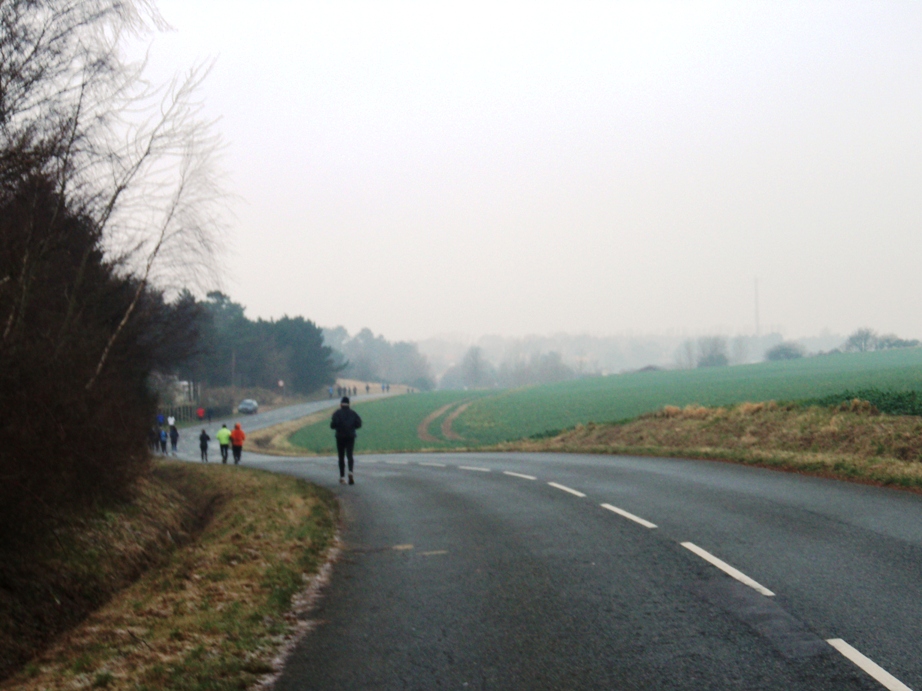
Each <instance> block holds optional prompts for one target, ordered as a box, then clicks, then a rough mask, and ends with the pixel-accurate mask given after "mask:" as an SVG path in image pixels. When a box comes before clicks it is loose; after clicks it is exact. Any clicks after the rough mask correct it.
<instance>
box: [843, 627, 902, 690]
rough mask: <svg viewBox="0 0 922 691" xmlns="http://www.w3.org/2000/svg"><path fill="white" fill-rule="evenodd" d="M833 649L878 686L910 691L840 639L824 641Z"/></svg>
mask: <svg viewBox="0 0 922 691" xmlns="http://www.w3.org/2000/svg"><path fill="white" fill-rule="evenodd" d="M826 642H827V643H828V644H829V645H831V646H832V647H833V648H835V649H836V650H838V651H839V652H840V653H842V654H843V655H844V656H845V657H847V658H848V659H849V660H851V661H852V662H854V663H855V664H856V665H858V666H859V667H860V668H861V669H863V670H864V671H865V672H867V673H868V674H870V675H871V676H872V677H873V678H874V679H875V680H876V681H877V682H878V683H879V684H881V685H882V686H883V687H884V688H885V689H889V691H912V689H910V688H909V687H908V686H906V684H904V683H903V682H901V681H900V680H899V679H897V678H896V677H895V676H893V675H892V674H890V672H888V671H887V670H885V669H884V668H883V667H881V666H880V665H878V664H877V663H876V662H874V661H873V660H871V659H870V658H868V657H865V656H864V655H862V654H861V653H859V652H858V651H857V650H855V649H854V648H853V647H851V646H850V645H849V644H848V643H846V642H845V641H843V640H842V639H841V638H830V639H829V640H828V641H826Z"/></svg>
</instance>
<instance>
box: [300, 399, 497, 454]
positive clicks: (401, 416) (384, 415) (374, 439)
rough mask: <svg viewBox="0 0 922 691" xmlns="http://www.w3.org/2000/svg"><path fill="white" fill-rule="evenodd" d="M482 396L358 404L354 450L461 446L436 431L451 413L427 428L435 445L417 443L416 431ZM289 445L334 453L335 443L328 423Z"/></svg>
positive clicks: (306, 430)
mask: <svg viewBox="0 0 922 691" xmlns="http://www.w3.org/2000/svg"><path fill="white" fill-rule="evenodd" d="M485 395H489V392H482V391H476V392H465V391H434V392H430V393H416V394H406V395H403V396H394V397H392V398H384V399H380V400H377V401H369V402H368V403H357V404H356V405H355V406H354V408H355V411H356V412H357V413H358V414H359V415H360V416H361V417H362V429H360V430H359V433H358V441H357V442H356V450H357V451H371V450H375V451H417V450H420V449H441V448H444V449H451V448H457V447H459V446H464V442H453V441H449V440H446V439H444V438H442V435H441V432H440V429H439V428H440V425H441V423H442V421H443V420H444V419H445V417H446V416H447V415H449V414H450V413H451V410H446V411H445V412H443V413H442V414H441V415H439V416H438V418H437V419H435V420H433V421H432V423H431V424H430V425H429V427H428V428H429V430H430V432H431V434H432V436H433V437H435V438H436V439H437V441H424V440H422V439H420V438H419V436H418V435H417V427H418V426H419V424H420V423H421V422H422V421H423V420H424V419H425V418H426V417H427V416H428V415H430V414H432V413H434V412H436V411H438V410H439V409H440V408H443V407H445V406H446V405H452V407H455V406H457V405H462V404H463V403H465V402H467V401H470V400H474V399H477V398H480V397H483V396H485ZM331 414H332V413H331ZM291 443H292V444H294V445H295V446H300V447H301V448H304V449H306V450H308V451H312V452H314V453H321V454H323V453H335V451H336V441H335V439H334V438H333V430H331V429H330V423H329V421H328V420H325V421H323V422H318V423H315V424H313V425H309V426H308V427H304V428H302V429H300V430H298V431H297V432H295V433H294V434H293V435H292V436H291Z"/></svg>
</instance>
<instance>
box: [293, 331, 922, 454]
mask: <svg viewBox="0 0 922 691" xmlns="http://www.w3.org/2000/svg"><path fill="white" fill-rule="evenodd" d="M867 388H875V389H879V390H892V391H918V392H922V348H907V349H898V350H889V351H884V352H879V353H850V354H835V355H828V356H821V357H814V358H804V359H801V360H792V361H788V362H772V363H761V364H757V365H742V366H738V367H713V368H705V369H695V370H672V371H662V372H637V373H631V374H620V375H612V376H608V377H597V378H592V379H581V380H577V381H572V382H565V383H561V384H553V385H549V386H536V387H529V388H524V389H512V390H503V391H479V392H460V391H457V392H447V391H445V392H435V393H428V394H414V395H410V396H401V397H396V398H391V399H385V400H381V401H375V402H371V403H367V404H361V405H360V406H358V407H357V408H356V409H357V410H358V411H359V412H360V413H361V415H362V418H363V420H365V427H364V428H363V430H362V432H361V433H360V434H361V441H360V443H359V448H360V449H361V450H362V451H397V450H415V449H420V448H446V449H450V448H458V447H465V446H466V447H474V446H481V445H489V444H495V443H497V442H501V441H508V440H514V439H521V438H523V437H528V436H531V435H535V434H540V433H543V432H546V431H550V430H558V429H565V428H567V427H572V426H573V425H576V424H577V423H586V422H611V421H615V420H625V419H629V418H633V417H636V416H637V415H640V414H642V413H645V412H649V411H651V410H656V409H658V408H661V407H662V406H664V405H678V406H685V405H688V404H690V403H699V404H701V405H707V406H714V405H725V404H731V403H739V402H742V401H766V400H777V401H791V400H801V399H810V398H821V397H825V396H830V395H834V394H838V393H841V392H844V391H847V390H851V391H855V390H859V389H867ZM465 401H471V404H470V406H469V407H468V408H467V409H466V410H465V411H464V412H463V413H462V414H461V415H460V416H459V417H458V418H457V419H456V420H455V421H454V423H453V425H452V428H453V430H454V431H455V432H456V433H457V434H459V435H460V436H461V437H462V438H463V440H462V441H449V440H444V439H442V440H441V441H439V442H437V443H433V442H428V443H426V442H423V441H421V440H420V439H419V438H418V436H417V429H416V428H417V425H419V423H420V421H422V420H423V419H424V418H425V417H426V415H428V414H430V413H431V412H433V411H436V410H438V409H439V408H441V407H443V406H445V405H448V404H450V403H454V404H455V407H456V406H458V405H460V404H461V403H462V402H465ZM452 409H454V408H452ZM452 409H449V410H446V411H445V412H444V413H443V414H442V416H440V418H439V420H435V421H434V422H433V423H432V424H431V425H429V427H428V429H429V432H430V434H432V435H433V436H435V437H437V438H440V439H441V433H440V420H442V419H444V417H445V415H449V414H451V410H452ZM292 442H293V443H294V444H296V445H298V446H302V447H304V448H306V449H309V450H312V451H315V452H320V453H326V452H330V451H332V449H333V448H334V447H333V438H332V433H331V432H330V430H329V428H328V424H318V425H313V426H311V427H308V428H305V429H303V430H301V431H299V432H297V433H296V434H295V435H294V436H293V437H292Z"/></svg>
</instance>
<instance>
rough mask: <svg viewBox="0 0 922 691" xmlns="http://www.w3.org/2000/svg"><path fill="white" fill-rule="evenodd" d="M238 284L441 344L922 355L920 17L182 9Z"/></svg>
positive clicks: (238, 293) (239, 293) (706, 7)
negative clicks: (478, 337)
mask: <svg viewBox="0 0 922 691" xmlns="http://www.w3.org/2000/svg"><path fill="white" fill-rule="evenodd" d="M160 8H161V10H162V13H163V15H164V17H165V18H166V20H167V21H169V22H170V23H171V24H172V25H173V27H174V28H175V31H172V32H167V33H163V34H159V35H157V36H155V37H153V38H152V39H150V40H149V41H147V40H146V42H144V43H143V45H142V46H140V47H139V52H140V51H141V50H144V51H146V50H147V49H148V48H149V54H150V70H151V75H152V78H153V79H154V81H157V80H158V79H159V78H160V77H161V76H166V75H169V74H172V73H174V72H176V71H177V70H181V69H183V68H184V67H185V66H187V65H190V64H195V63H197V62H199V63H200V62H202V61H206V62H207V61H208V60H209V59H211V58H214V59H215V64H214V68H213V70H212V72H211V74H210V75H209V78H208V79H207V80H206V82H205V84H204V87H203V108H204V115H206V116H208V117H214V118H216V119H218V123H217V129H218V130H219V131H220V132H221V134H222V136H223V138H224V140H225V142H226V147H225V153H224V157H225V165H226V170H227V181H228V187H229V188H230V191H231V192H232V194H234V195H236V196H237V197H238V198H239V199H240V201H239V203H237V202H230V203H229V205H230V207H231V208H230V210H231V211H232V212H233V214H234V217H233V220H232V221H231V222H230V228H229V233H228V236H227V238H226V240H225V242H224V247H225V250H226V251H225V253H224V255H223V259H222V267H221V268H222V269H223V273H224V275H225V278H224V281H225V283H226V284H227V285H228V286H233V289H232V291H230V292H233V297H234V299H235V300H239V301H240V302H241V303H243V304H245V305H247V306H248V307H249V309H250V311H251V313H252V315H254V316H257V317H262V318H267V319H268V318H274V317H275V318H277V317H280V316H282V315H283V314H302V315H305V316H306V317H308V318H310V319H312V320H314V321H315V322H317V323H318V324H343V325H345V326H346V327H347V328H348V329H349V330H350V331H353V332H354V331H357V330H359V329H361V328H362V327H365V326H368V327H369V328H371V329H372V330H373V331H375V332H376V333H387V334H389V336H390V337H391V338H395V339H398V340H421V339H425V338H430V337H432V336H433V335H434V334H438V333H453V332H460V333H465V334H486V333H498V334H502V335H504V336H524V335H525V334H529V333H555V332H567V333H595V334H606V333H623V332H631V333H663V332H671V331H674V330H675V331H685V332H688V333H689V334H691V333H708V332H710V333H715V332H723V333H727V334H740V333H747V332H754V331H756V329H757V327H756V320H757V318H756V315H755V311H756V309H755V304H754V303H755V295H754V293H755V290H754V282H755V281H756V279H758V282H759V288H758V290H759V308H758V310H759V316H758V321H759V323H760V327H759V330H760V331H761V332H763V333H768V332H770V331H778V332H780V333H782V334H784V335H785V336H786V337H788V338H797V337H806V336H810V335H811V334H817V333H820V332H821V331H822V330H823V329H824V328H826V329H829V331H831V332H834V333H840V334H848V333H850V332H852V331H853V330H854V329H857V328H859V327H862V326H865V325H868V326H870V327H872V328H875V329H876V330H878V331H880V332H883V333H886V332H893V333H898V334H901V335H904V336H907V337H912V336H918V335H922V310H920V309H918V307H919V299H918V297H916V296H918V295H920V294H922V272H920V271H918V267H917V263H918V262H917V260H916V257H918V256H920V255H922V235H920V234H919V233H918V228H919V226H920V221H922V195H919V193H918V190H919V188H920V183H922V155H920V154H922V135H920V130H919V127H918V123H919V122H920V121H922V42H920V41H919V40H918V37H919V36H920V35H922V5H920V4H919V3H907V2H879V3H863V2H841V3H822V2H803V3H790V4H788V3H734V2H709V3H704V2H691V3H670V2H644V3H639V2H625V3H617V4H608V3H589V4H585V5H580V6H563V5H533V4H524V3H522V4H518V3H511V4H504V5H499V6H494V5H486V4H477V3H473V4H471V3H465V4H442V5H439V6H431V7H427V6H419V5H417V4H413V3H401V2H395V3H386V4H382V5H376V4H375V5H373V4H366V3H350V2H345V3H339V4H335V5H329V4H323V3H300V4H298V5H293V4H288V3H283V2H269V3H266V4H264V5H262V6H260V10H259V11H254V9H253V8H252V6H250V5H247V4H245V3H224V2H222V3H220V4H218V3H217V2H215V1H214V0H202V1H201V2H196V3H194V4H193V3H182V2H179V1H178V0H167V1H166V2H162V3H161V5H160Z"/></svg>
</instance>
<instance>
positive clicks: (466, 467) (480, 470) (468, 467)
mask: <svg viewBox="0 0 922 691" xmlns="http://www.w3.org/2000/svg"><path fill="white" fill-rule="evenodd" d="M458 468H460V469H461V470H476V471H478V472H480V473H489V472H490V469H489V468H478V467H477V466H475V465H459V466H458Z"/></svg>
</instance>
